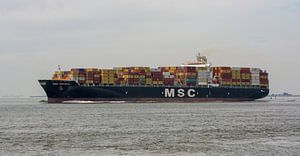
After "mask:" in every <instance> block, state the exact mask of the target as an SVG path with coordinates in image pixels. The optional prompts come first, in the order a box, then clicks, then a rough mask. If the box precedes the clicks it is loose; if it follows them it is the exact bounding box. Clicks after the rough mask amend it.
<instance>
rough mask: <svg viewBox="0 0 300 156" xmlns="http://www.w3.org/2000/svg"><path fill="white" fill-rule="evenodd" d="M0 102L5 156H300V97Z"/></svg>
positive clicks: (0, 141) (0, 147) (0, 142)
mask: <svg viewBox="0 0 300 156" xmlns="http://www.w3.org/2000/svg"><path fill="white" fill-rule="evenodd" d="M43 100H45V99H44V98H0V155H1V156H6V155H8V156H11V155H13V156H14V155H22V156H23V155H25V156H26V155H30V156H32V155H33V156H35V155H36V156H39V155H54V156H55V155H63V156H73V155H91V156H98V155H100V156H101V155H103V156H106V155H107V156H110V155H112V156H131V155H132V156H140V155H145V156H173V155H174V156H181V155H187V156H276V155H278V156H300V98H293V97H287V98H275V99H274V98H273V99H271V98H266V99H262V100H258V101H253V102H232V103H230V102H214V103H207V102H206V103H105V104H91V103H77V104H47V103H45V102H42V101H43Z"/></svg>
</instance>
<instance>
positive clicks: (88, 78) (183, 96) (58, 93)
mask: <svg viewBox="0 0 300 156" xmlns="http://www.w3.org/2000/svg"><path fill="white" fill-rule="evenodd" d="M39 83H40V85H41V86H42V88H43V89H44V90H45V92H46V94H47V97H48V102H49V103H72V102H73V103H74V101H77V102H78V101H87V102H91V103H94V102H95V101H97V102H101V103H106V102H107V101H115V102H118V101H122V103H123V102H202V101H252V100H255V99H260V98H264V97H266V96H267V95H268V94H269V80H268V73H267V72H266V71H263V70H261V69H259V68H244V67H243V68H242V67H225V66H221V67H219V66H218V67H212V66H211V64H209V63H208V62H207V58H206V57H205V56H201V55H200V54H198V55H197V60H196V61H195V62H189V63H187V64H183V65H179V66H168V67H158V68H150V67H115V68H113V69H98V68H76V69H71V70H70V71H61V70H59V71H56V72H55V73H54V75H53V78H52V79H50V80H39ZM68 101H69V102H68Z"/></svg>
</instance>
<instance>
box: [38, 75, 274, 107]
mask: <svg viewBox="0 0 300 156" xmlns="http://www.w3.org/2000/svg"><path fill="white" fill-rule="evenodd" d="M39 82H40V84H41V86H42V87H43V89H44V90H45V92H46V94H47V97H48V102H49V103H57V102H58V103H60V102H63V101H72V100H85V101H126V102H201V101H252V100H255V99H260V98H264V97H266V96H267V95H268V94H269V89H266V88H233V87H226V88H225V87H212V88H208V87H182V86H178V87H177V86H80V85H78V84H77V83H76V82H75V81H54V80H39Z"/></svg>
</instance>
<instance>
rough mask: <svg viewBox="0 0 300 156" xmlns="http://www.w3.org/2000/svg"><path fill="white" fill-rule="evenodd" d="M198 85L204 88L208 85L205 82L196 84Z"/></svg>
mask: <svg viewBox="0 0 300 156" xmlns="http://www.w3.org/2000/svg"><path fill="white" fill-rule="evenodd" d="M198 85H199V86H206V85H208V83H207V82H198Z"/></svg>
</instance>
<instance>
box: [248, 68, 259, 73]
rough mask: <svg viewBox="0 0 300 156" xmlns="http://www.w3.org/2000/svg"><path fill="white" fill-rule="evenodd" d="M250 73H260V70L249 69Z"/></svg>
mask: <svg viewBox="0 0 300 156" xmlns="http://www.w3.org/2000/svg"><path fill="white" fill-rule="evenodd" d="M250 72H251V73H252V72H254V73H255V72H258V73H259V72H260V69H259V68H250Z"/></svg>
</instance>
